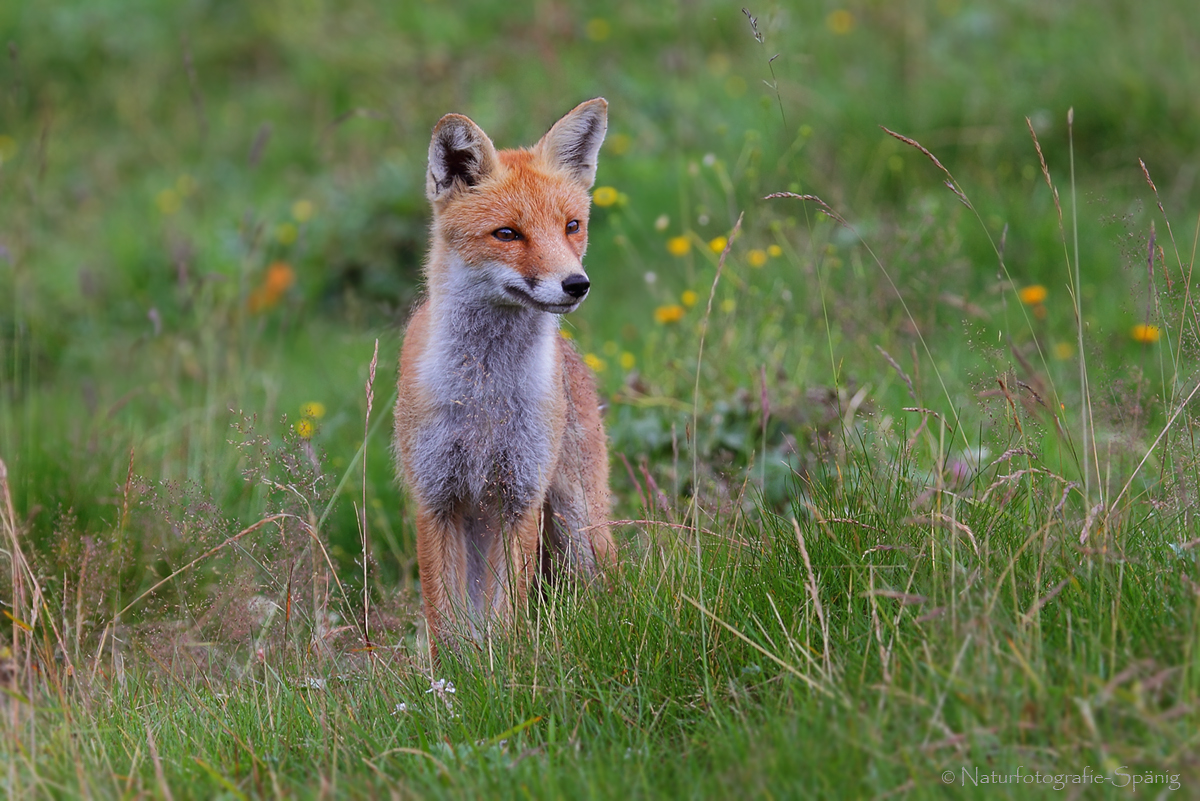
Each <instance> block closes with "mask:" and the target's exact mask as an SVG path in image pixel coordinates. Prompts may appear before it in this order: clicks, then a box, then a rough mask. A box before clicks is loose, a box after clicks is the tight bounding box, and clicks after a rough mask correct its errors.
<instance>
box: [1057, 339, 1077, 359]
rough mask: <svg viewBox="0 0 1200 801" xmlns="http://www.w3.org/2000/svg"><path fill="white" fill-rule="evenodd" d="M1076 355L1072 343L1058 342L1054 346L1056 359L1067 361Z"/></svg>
mask: <svg viewBox="0 0 1200 801" xmlns="http://www.w3.org/2000/svg"><path fill="white" fill-rule="evenodd" d="M1074 355H1075V346H1074V345H1072V344H1071V343H1070V342H1058V343H1056V344H1055V345H1054V358H1056V359H1058V360H1059V361H1066V360H1067V359H1069V358H1071V357H1072V356H1074Z"/></svg>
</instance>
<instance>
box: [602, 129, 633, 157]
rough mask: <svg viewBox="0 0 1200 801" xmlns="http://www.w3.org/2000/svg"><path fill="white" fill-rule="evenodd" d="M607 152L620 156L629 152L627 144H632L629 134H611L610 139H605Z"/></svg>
mask: <svg viewBox="0 0 1200 801" xmlns="http://www.w3.org/2000/svg"><path fill="white" fill-rule="evenodd" d="M605 144H606V145H607V146H608V152H609V153H611V154H612V155H614V156H622V155H624V154H626V153H628V152H629V146H630V145H632V144H633V139H632V138H631V137H630V136H629V134H623V133H619V134H613V135H612V138H611V140H606V141H605Z"/></svg>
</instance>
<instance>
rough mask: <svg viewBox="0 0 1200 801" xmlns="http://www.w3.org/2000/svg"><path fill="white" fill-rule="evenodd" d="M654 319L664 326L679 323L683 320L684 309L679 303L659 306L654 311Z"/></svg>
mask: <svg viewBox="0 0 1200 801" xmlns="http://www.w3.org/2000/svg"><path fill="white" fill-rule="evenodd" d="M654 319H655V321H656V322H659V323H662V324H663V325H667V324H668V323H677V322H679V321H680V320H682V319H683V307H682V306H680V305H679V304H677V303H672V304H670V305H669V306H659V307H658V308H657V309H655V310H654Z"/></svg>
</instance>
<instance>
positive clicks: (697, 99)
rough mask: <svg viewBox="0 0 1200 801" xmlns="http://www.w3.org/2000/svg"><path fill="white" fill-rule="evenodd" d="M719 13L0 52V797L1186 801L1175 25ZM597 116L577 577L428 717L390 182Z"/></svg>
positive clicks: (114, 29)
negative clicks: (462, 137)
mask: <svg viewBox="0 0 1200 801" xmlns="http://www.w3.org/2000/svg"><path fill="white" fill-rule="evenodd" d="M750 14H751V15H753V16H754V20H753V21H752V20H751V19H749V18H748V16H747V15H744V14H742V13H741V12H740V11H739V9H737V8H733V7H730V8H726V7H724V6H721V5H719V4H710V3H701V4H700V5H699V6H696V5H691V6H688V5H676V4H661V5H656V6H647V5H646V4H635V3H628V4H624V3H618V4H614V5H612V6H611V7H609V8H606V9H604V11H603V12H598V11H596V10H594V9H592V8H591V7H585V6H579V5H576V4H570V3H568V4H562V5H547V6H539V7H538V8H537V9H533V8H526V7H511V5H510V6H494V5H492V4H490V3H484V2H472V3H468V4H465V5H463V4H459V5H458V6H456V7H455V10H450V9H449V7H441V6H437V5H435V4H400V5H394V4H393V5H381V4H375V3H370V2H365V1H364V2H356V3H351V4H348V5H347V4H332V3H324V2H312V3H308V4H306V6H305V8H304V9H303V13H301V12H300V11H299V10H297V9H294V8H291V7H288V6H285V5H282V4H281V5H259V6H255V7H246V8H243V7H241V6H236V7H235V6H229V7H226V6H225V5H222V4H218V3H197V4H192V5H187V6H181V7H179V8H174V9H167V8H166V7H160V6H159V5H158V4H153V3H136V2H116V1H115V0H104V1H103V2H92V3H86V4H84V3H58V4H55V7H54V8H53V9H50V8H43V7H39V6H34V5H12V4H9V5H6V6H4V7H3V8H2V9H0V34H3V39H4V41H6V42H11V45H10V46H9V48H8V55H7V61H6V62H5V63H4V65H3V67H0V90H2V94H0V376H2V378H0V381H2V384H0V466H3V468H4V472H3V473H0V535H2V536H3V539H4V542H5V545H4V546H3V550H4V554H5V560H4V561H6V562H7V563H8V565H9V566H10V569H9V570H8V571H5V573H6V575H5V577H4V578H3V579H2V580H0V590H2V591H0V599H2V600H3V603H4V607H3V609H4V611H5V613H6V614H5V623H4V626H3V628H2V629H0V630H2V631H3V634H2V635H0V636H2V637H3V646H2V647H3V650H2V652H0V679H4V682H5V683H4V689H5V693H6V694H5V697H4V699H3V704H4V716H3V719H4V722H3V724H0V726H2V729H3V737H2V738H0V742H3V744H4V745H3V749H2V752H3V759H4V772H3V782H4V785H5V789H6V790H7V791H8V793H9V795H10V796H12V797H39V796H43V795H45V796H55V797H59V796H65V797H73V796H87V797H110V796H121V797H124V796H130V795H149V796H161V797H176V798H184V797H214V796H224V797H260V796H261V797H276V796H284V797H324V796H359V797H382V796H396V797H407V796H437V797H443V796H444V797H474V796H479V795H483V794H485V793H486V794H497V795H499V794H503V795H513V796H516V795H521V796H533V797H578V796H587V797H654V796H660V795H662V796H671V797H675V796H683V797H721V796H726V795H730V794H733V793H739V794H749V795H752V796H754V797H775V798H780V797H812V796H818V797H911V798H925V797H938V796H943V795H945V796H958V795H962V794H964V793H965V794H970V795H993V794H996V795H1002V796H1012V797H1018V796H1019V797H1026V796H1027V795H1028V794H1029V793H1031V792H1040V793H1041V794H1043V795H1050V794H1054V793H1057V792H1060V791H1063V790H1065V791H1078V792H1080V793H1082V794H1086V795H1088V796H1091V795H1100V796H1105V797H1121V796H1124V795H1126V794H1129V793H1132V792H1134V790H1136V791H1137V793H1139V794H1140V793H1153V794H1155V795H1156V796H1157V795H1159V794H1160V793H1163V792H1164V791H1167V792H1173V791H1176V790H1182V791H1184V793H1185V794H1186V793H1187V792H1188V788H1194V787H1196V786H1200V769H1198V763H1197V760H1196V754H1197V753H1198V752H1200V749H1198V744H1197V735H1196V733H1195V732H1196V731H1197V730H1198V729H1200V726H1198V725H1197V724H1198V723H1200V720H1197V711H1196V710H1197V708H1198V706H1197V704H1198V699H1200V692H1198V691H1200V675H1198V673H1197V670H1196V668H1195V665H1196V664H1197V659H1196V650H1197V647H1198V646H1200V614H1198V613H1200V591H1198V587H1200V569H1198V565H1197V551H1198V550H1200V549H1198V548H1197V544H1198V543H1200V539H1197V534H1196V525H1195V522H1194V521H1195V517H1194V515H1195V498H1196V491H1197V473H1196V464H1197V459H1196V452H1195V447H1194V444H1193V438H1192V432H1193V429H1194V423H1195V418H1194V414H1193V412H1192V401H1193V400H1194V395H1195V394H1196V391H1197V390H1196V387H1197V380H1198V379H1200V376H1197V374H1196V370H1195V368H1194V366H1193V360H1192V355H1193V354H1194V352H1195V347H1196V344H1197V319H1198V318H1197V312H1196V301H1195V298H1194V295H1193V293H1192V290H1191V271H1192V266H1193V264H1194V251H1195V246H1194V242H1195V236H1196V232H1197V231H1198V230H1200V227H1197V226H1193V225H1192V224H1191V219H1192V217H1193V215H1195V214H1196V209H1197V208H1200V202H1198V201H1200V195H1198V194H1197V190H1196V188H1195V185H1194V181H1193V177H1194V170H1195V164H1194V161H1195V159H1194V153H1193V150H1194V147H1193V144H1194V142H1195V141H1196V138H1197V134H1198V132H1200V114H1197V112H1196V110H1195V105H1194V103H1193V102H1192V96H1193V94H1194V93H1193V88H1194V86H1195V85H1196V81H1197V79H1200V74H1198V73H1200V64H1198V63H1197V62H1196V61H1195V59H1193V58H1191V56H1190V55H1189V54H1190V53H1192V52H1194V50H1195V48H1194V47H1191V42H1190V40H1189V36H1190V33H1189V31H1192V30H1195V29H1196V26H1195V25H1190V26H1189V25H1188V24H1187V22H1189V21H1190V22H1195V23H1200V19H1192V18H1193V17H1196V12H1194V11H1192V10H1190V9H1180V8H1179V7H1178V4H1170V3H1166V2H1162V3H1149V4H1142V6H1140V7H1139V10H1138V11H1137V12H1136V13H1134V12H1132V11H1130V10H1129V9H1126V8H1125V7H1124V5H1123V4H1121V3H1118V2H1115V1H1114V2H1105V3H1101V4H1100V5H1099V6H1097V7H1095V8H1094V9H1093V11H1092V13H1089V14H1085V15H1084V14H1079V13H1078V10H1077V9H1071V8H1067V7H1063V8H1059V7H1057V6H1052V7H1051V6H1045V4H1042V5H1037V4H1029V3H1024V2H1016V0H1014V1H1013V2H1006V3H1003V4H991V3H989V4H983V3H971V2H966V0H962V1H961V2H946V1H944V0H943V1H942V2H937V3H913V4H909V5H907V6H904V7H899V6H897V7H895V8H893V7H891V6H887V7H883V6H878V7H876V6H875V5H872V4H847V5H846V6H845V7H835V6H834V5H828V6H827V5H824V4H818V3H807V2H806V3H798V4H794V5H789V6H787V7H785V6H782V5H772V6H768V7H762V8H752V9H750ZM756 33H757V34H759V38H756V36H755V34H756ZM777 53H778V54H779V55H778V57H775V56H776V54H777ZM595 95H604V96H606V97H607V98H608V100H609V101H610V104H611V128H610V133H609V139H608V141H607V143H606V145H605V149H604V151H603V152H602V154H601V167H600V175H599V185H600V187H603V188H605V189H604V191H603V192H601V191H600V190H598V192H597V197H596V200H597V205H596V208H594V210H593V218H592V225H591V250H590V252H589V254H588V265H589V273H590V274H591V275H592V277H593V282H594V290H593V297H591V298H590V299H589V301H588V303H586V304H584V306H583V308H582V309H581V310H580V312H579V313H578V314H574V315H571V316H570V317H569V318H567V320H566V330H567V331H568V332H569V333H570V334H571V335H572V337H573V338H574V339H575V341H576V343H577V345H578V346H579V347H580V350H581V351H583V352H584V353H585V354H587V355H588V356H589V362H590V363H591V364H592V365H593V368H594V369H595V370H596V371H597V377H598V381H599V384H600V386H601V389H602V392H603V394H604V395H605V396H606V397H607V398H608V401H609V404H608V412H607V426H608V430H609V435H610V439H611V450H612V455H613V486H614V493H615V495H616V499H617V503H616V507H615V509H614V515H615V516H616V517H618V518H620V519H622V520H626V521H631V522H626V523H623V524H621V526H620V529H619V530H620V532H621V535H620V536H621V553H622V560H621V566H620V569H619V570H617V571H616V572H615V573H614V574H613V575H611V576H610V577H609V578H608V580H607V582H606V583H605V584H604V585H603V586H599V587H594V588H591V589H588V590H586V591H585V590H582V589H581V588H565V589H563V590H562V592H561V594H560V595H558V596H556V597H553V598H550V599H547V600H545V601H544V602H541V603H537V604H533V605H531V607H530V609H529V619H528V621H527V622H526V623H525V624H524V625H522V626H519V627H517V628H516V629H515V630H514V631H510V632H502V633H497V635H496V636H495V637H493V638H492V639H491V640H489V641H487V642H486V643H484V644H481V646H480V647H479V649H478V650H475V651H468V652H466V653H463V654H461V655H459V656H458V657H457V658H447V659H446V660H445V661H444V662H443V663H442V664H441V665H439V666H436V667H435V666H432V665H430V664H429V662H428V659H427V657H426V655H425V648H424V640H423V632H422V624H421V621H420V616H419V604H418V599H419V589H420V588H419V584H418V582H417V581H416V570H415V549H414V544H413V531H412V520H411V515H410V513H409V510H408V508H407V505H406V502H405V499H404V497H403V495H402V493H401V492H400V490H399V489H398V488H397V486H396V484H395V481H394V473H393V469H392V465H391V458H390V454H389V452H388V443H387V436H386V435H387V429H388V428H389V426H390V419H391V418H390V414H389V407H390V405H391V401H390V400H388V396H389V395H390V394H391V391H392V384H393V382H394V380H395V369H394V362H395V356H396V354H397V353H398V346H399V336H400V326H401V325H402V322H403V317H404V314H405V311H406V310H407V309H408V308H409V307H410V305H411V303H412V302H413V299H414V298H415V296H416V293H417V291H418V288H419V265H420V260H421V258H422V254H423V249H424V239H425V234H424V226H425V222H426V211H425V208H424V201H423V199H422V191H421V187H422V179H423V169H424V165H423V161H424V152H425V148H426V146H427V142H428V132H429V130H430V128H431V127H432V124H433V123H434V122H435V121H436V120H437V118H438V117H440V116H441V114H443V113H445V112H448V111H461V112H465V113H468V114H470V115H471V116H472V118H474V119H475V120H476V121H478V122H480V123H481V125H482V126H483V127H484V128H485V130H487V131H489V133H490V134H492V136H493V137H494V138H495V140H496V141H497V143H498V144H500V145H502V146H503V145H508V144H516V143H520V142H529V141H533V140H534V139H535V138H536V137H537V136H539V135H540V134H541V133H542V132H543V131H544V129H545V128H546V127H547V126H548V125H549V124H550V123H551V122H552V121H553V120H554V119H557V117H558V116H559V115H561V114H562V113H563V112H564V111H566V110H567V109H568V108H569V107H570V106H571V105H573V104H574V103H576V102H578V101H580V100H583V99H586V98H587V97H591V96H595ZM1068 108H1072V109H1073V112H1072V113H1073V118H1072V119H1071V123H1070V124H1069V125H1068V111H1067V110H1068ZM1026 118H1028V124H1027V122H1026ZM880 126H886V128H887V129H888V131H894V132H897V133H898V134H899V135H900V136H899V137H896V136H892V135H889V133H888V132H885V131H883V130H880ZM1031 134H1032V137H1031ZM1139 158H1140V159H1142V160H1143V161H1144V165H1145V171H1143V167H1142V166H1139V164H1138V160H1139ZM939 168H940V169H939ZM947 179H948V180H949V181H950V182H951V184H952V186H951V188H949V189H948V188H947V187H946V186H943V184H942V182H943V181H944V180H947ZM774 193H790V194H791V195H793V196H790V197H789V196H785V197H780V198H776V199H765V196H766V195H769V194H774ZM795 196H811V197H813V198H816V199H807V200H806V199H802V198H801V197H795ZM601 200H603V201H604V202H603V203H601V202H600V201H601ZM827 212H828V213H827ZM739 219H740V220H741V224H740V226H738V225H735V222H736V221H738V220H739ZM730 240H732V241H730ZM726 245H728V250H727V251H725V246H726ZM376 343H378V345H377V346H378V362H377V363H376V362H375V361H374V359H373V354H374V353H375V348H376ZM368 408H370V409H371V411H370V412H369V413H368ZM947 771H948V772H949V776H950V781H949V782H946V781H944V778H943V774H944V773H945V772H947ZM1018 772H1019V774H1020V777H1025V776H1028V775H1030V774H1035V776H1037V775H1038V772H1040V776H1043V777H1044V776H1047V775H1049V776H1051V777H1057V779H1056V781H1057V783H1058V784H1060V785H1061V787H1056V784H1055V781H1050V782H1048V783H1044V782H1039V783H1036V784H1028V783H1025V784H1021V785H1020V786H1014V784H1013V783H1012V782H1013V781H1021V782H1024V781H1025V779H1024V778H1020V779H1017V780H1013V779H1011V778H1010V777H1012V776H1013V775H1014V774H1018ZM1097 777H1099V778H1097ZM1134 777H1137V779H1138V781H1137V782H1136V783H1135V781H1134ZM1001 780H1006V783H1003V784H1000V785H999V786H996V785H995V782H999V781H1001ZM1081 781H1088V782H1090V783H1089V784H1088V785H1087V786H1086V787H1085V786H1083V785H1081V784H1079V782H1081ZM1072 782H1074V783H1072Z"/></svg>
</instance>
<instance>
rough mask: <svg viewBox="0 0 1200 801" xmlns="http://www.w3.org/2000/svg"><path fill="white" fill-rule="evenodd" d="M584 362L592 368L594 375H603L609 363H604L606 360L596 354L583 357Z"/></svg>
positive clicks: (587, 354) (586, 354)
mask: <svg viewBox="0 0 1200 801" xmlns="http://www.w3.org/2000/svg"><path fill="white" fill-rule="evenodd" d="M583 361H584V363H586V364H587V366H588V367H590V368H592V372H593V373H603V372H604V368H605V367H608V362H606V361H604V359H601V358H600V357H599V356H597V355H596V354H594V353H585V354H584V355H583Z"/></svg>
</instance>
